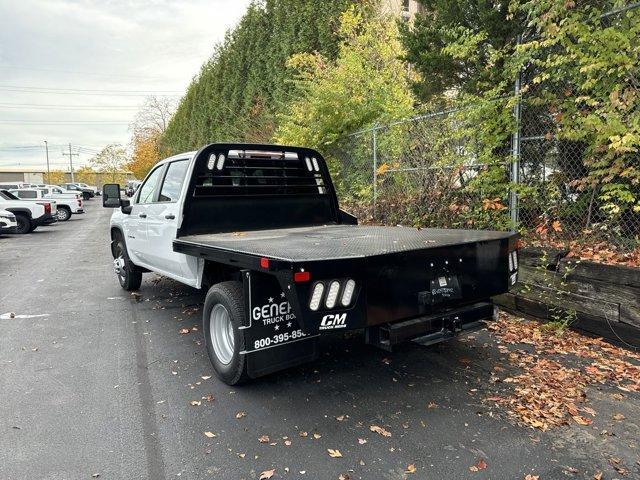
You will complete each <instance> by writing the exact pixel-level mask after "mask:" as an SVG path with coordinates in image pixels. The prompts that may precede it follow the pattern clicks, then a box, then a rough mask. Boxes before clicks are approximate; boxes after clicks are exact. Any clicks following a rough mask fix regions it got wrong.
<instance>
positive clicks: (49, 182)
mask: <svg viewBox="0 0 640 480" xmlns="http://www.w3.org/2000/svg"><path fill="white" fill-rule="evenodd" d="M44 150H45V152H46V154H47V184H51V170H50V169H49V144H48V143H47V141H46V140H45V141H44Z"/></svg>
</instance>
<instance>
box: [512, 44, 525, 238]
mask: <svg viewBox="0 0 640 480" xmlns="http://www.w3.org/2000/svg"><path fill="white" fill-rule="evenodd" d="M521 40H522V37H521V36H520V35H518V40H517V42H518V45H519V44H520V42H521ZM521 73H522V72H521V71H520V68H518V72H517V74H516V81H515V84H514V87H513V93H514V96H515V100H516V104H515V105H514V107H513V116H514V118H515V129H514V130H513V135H512V138H511V143H512V148H511V154H512V162H511V183H512V186H511V189H510V192H509V214H510V216H511V224H512V225H513V229H514V230H515V229H517V228H518V220H519V213H520V208H519V205H518V194H517V193H516V191H515V189H514V187H513V185H518V184H519V183H520V129H521V124H520V117H521V109H522V104H521V99H520V81H521Z"/></svg>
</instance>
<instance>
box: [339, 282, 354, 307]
mask: <svg viewBox="0 0 640 480" xmlns="http://www.w3.org/2000/svg"><path fill="white" fill-rule="evenodd" d="M355 289H356V282H355V280H352V279H349V280H347V283H345V285H344V291H343V292H342V298H341V299H340V303H341V304H342V306H343V307H348V306H349V305H350V304H351V300H352V299H353V292H354V291H355Z"/></svg>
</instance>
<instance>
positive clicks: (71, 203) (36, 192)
mask: <svg viewBox="0 0 640 480" xmlns="http://www.w3.org/2000/svg"><path fill="white" fill-rule="evenodd" d="M9 192H11V193H12V194H14V195H15V196H16V197H18V198H19V199H21V200H51V201H54V202H55V203H56V207H57V213H56V215H57V217H58V220H60V221H61V222H66V221H67V220H69V219H70V218H71V216H72V215H74V214H80V213H84V205H83V203H82V199H80V198H78V194H77V193H53V192H52V190H51V189H50V188H19V189H15V190H9Z"/></svg>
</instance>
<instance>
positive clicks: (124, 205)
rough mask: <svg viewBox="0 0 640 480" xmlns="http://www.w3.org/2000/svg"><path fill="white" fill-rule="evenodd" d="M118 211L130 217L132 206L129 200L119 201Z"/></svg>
mask: <svg viewBox="0 0 640 480" xmlns="http://www.w3.org/2000/svg"><path fill="white" fill-rule="evenodd" d="M120 210H122V213H126V214H127V215H131V211H132V210H133V206H132V205H131V201H130V200H127V199H125V200H120Z"/></svg>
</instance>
